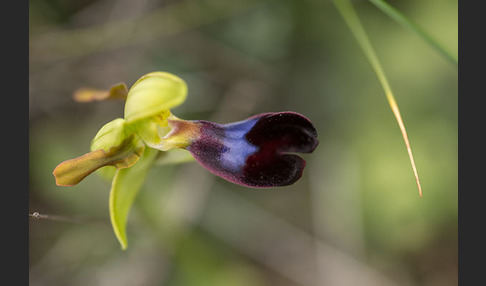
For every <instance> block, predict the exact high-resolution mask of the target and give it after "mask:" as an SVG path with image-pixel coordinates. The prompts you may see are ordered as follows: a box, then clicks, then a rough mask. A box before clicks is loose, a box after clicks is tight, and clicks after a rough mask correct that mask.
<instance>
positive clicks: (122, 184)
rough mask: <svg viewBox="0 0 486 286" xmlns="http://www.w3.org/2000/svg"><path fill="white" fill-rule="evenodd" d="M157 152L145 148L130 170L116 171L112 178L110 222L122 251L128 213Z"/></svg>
mask: <svg viewBox="0 0 486 286" xmlns="http://www.w3.org/2000/svg"><path fill="white" fill-rule="evenodd" d="M158 152H159V151H158V150H155V149H152V148H145V151H144V152H143V154H142V156H141V157H140V160H138V162H137V164H135V165H133V166H132V167H130V168H126V169H118V170H117V171H116V173H115V177H114V178H113V181H112V185H111V191H110V198H109V209H110V220H111V225H112V227H113V231H114V232H115V235H116V237H117V239H118V241H119V242H120V244H121V248H122V249H123V250H125V249H126V248H127V235H126V223H127V218H128V213H129V211H130V208H131V207H132V204H133V202H134V200H135V198H136V196H137V194H138V192H139V191H140V188H141V187H142V185H143V183H144V181H145V177H146V176H147V172H148V170H149V168H150V166H152V163H153V161H154V159H155V157H156V155H157V153H158Z"/></svg>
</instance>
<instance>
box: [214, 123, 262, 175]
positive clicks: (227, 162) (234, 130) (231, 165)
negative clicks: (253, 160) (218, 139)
mask: <svg viewBox="0 0 486 286" xmlns="http://www.w3.org/2000/svg"><path fill="white" fill-rule="evenodd" d="M257 121H258V120H257V119H252V120H244V121H240V122H235V123H231V124H226V125H224V137H223V139H222V141H223V145H224V146H225V147H226V148H225V149H224V150H223V152H222V153H221V156H220V158H219V160H220V163H221V166H222V167H224V168H226V169H228V170H229V171H232V172H241V170H242V168H243V167H244V166H245V164H246V159H247V158H248V156H250V155H251V154H253V153H255V152H256V151H258V147H257V146H255V145H252V144H250V143H249V142H248V141H247V140H246V139H245V135H246V134H247V133H248V131H249V130H251V128H252V127H253V126H254V125H255V123H256V122H257Z"/></svg>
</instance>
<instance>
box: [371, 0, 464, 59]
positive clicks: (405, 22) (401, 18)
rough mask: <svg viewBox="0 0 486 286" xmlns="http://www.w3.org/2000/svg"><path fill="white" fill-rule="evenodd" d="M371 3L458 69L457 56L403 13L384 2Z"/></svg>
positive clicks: (378, 0)
mask: <svg viewBox="0 0 486 286" xmlns="http://www.w3.org/2000/svg"><path fill="white" fill-rule="evenodd" d="M369 1H370V2H371V3H373V4H374V5H375V6H376V7H377V8H378V9H380V10H381V11H383V12H384V13H385V14H387V15H388V16H389V17H390V18H392V19H393V20H395V21H397V22H398V23H399V24H400V25H402V26H404V27H405V28H407V29H409V30H411V31H412V32H414V33H416V34H417V35H418V36H420V37H421V38H422V39H423V40H424V41H425V42H427V43H428V44H429V45H430V46H432V48H434V49H435V50H436V51H437V52H439V53H440V54H441V55H442V56H443V57H444V58H445V59H446V60H448V61H449V62H451V63H452V64H454V65H456V67H457V55H453V54H452V53H451V52H449V51H448V50H447V49H446V48H445V47H444V46H442V45H441V44H439V42H438V41H437V40H435V39H434V38H432V37H431V36H430V35H429V34H427V33H426V32H425V31H424V29H422V28H421V27H420V26H419V25H417V24H416V23H414V22H412V21H411V20H410V19H408V18H407V17H406V16H405V15H404V14H403V13H401V12H400V11H398V10H397V9H395V8H393V7H392V6H390V5H389V4H388V3H386V2H385V1H383V0H369Z"/></svg>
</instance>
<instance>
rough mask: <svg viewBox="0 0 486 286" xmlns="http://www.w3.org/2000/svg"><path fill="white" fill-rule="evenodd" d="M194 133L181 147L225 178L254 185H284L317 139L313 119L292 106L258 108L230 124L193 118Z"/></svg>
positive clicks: (293, 177) (299, 172) (296, 174)
mask: <svg viewBox="0 0 486 286" xmlns="http://www.w3.org/2000/svg"><path fill="white" fill-rule="evenodd" d="M194 124H196V125H197V126H198V128H199V136H198V138H196V139H195V140H193V142H192V143H191V144H190V145H189V146H187V147H186V149H187V150H189V151H190V152H191V153H192V155H193V156H194V158H196V160H197V161H198V162H199V163H200V164H201V165H203V166H204V167H205V168H206V169H208V170H209V171H211V172H212V173H214V174H215V175H218V176H220V177H222V178H224V179H226V180H228V181H230V182H233V183H236V184H240V185H244V186H248V187H255V188H265V187H277V186H286V185H291V184H293V183H295V182H296V181H297V180H298V179H299V178H300V177H301V176H302V173H303V170H304V167H305V165H306V162H305V160H304V159H302V158H301V157H299V156H297V155H294V154H289V153H291V152H292V153H293V152H298V153H311V152H313V151H314V150H315V148H316V147H317V145H318V144H319V141H318V140H317V131H316V129H315V128H314V126H313V124H312V122H311V121H310V120H309V119H307V118H306V117H304V116H303V115H301V114H299V113H295V112H290V111H286V112H277V113H262V114H258V115H255V116H253V117H250V118H248V119H246V120H243V121H239V122H236V123H231V124H217V123H213V122H209V121H202V120H200V121H194Z"/></svg>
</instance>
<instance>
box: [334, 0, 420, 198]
mask: <svg viewBox="0 0 486 286" xmlns="http://www.w3.org/2000/svg"><path fill="white" fill-rule="evenodd" d="M333 1H334V4H335V5H336V7H337V8H338V10H339V12H340V13H341V16H342V17H343V18H344V20H345V21H346V23H347V24H348V26H349V28H350V29H351V32H352V33H353V35H354V37H355V38H356V40H357V41H358V44H359V45H360V47H361V49H362V50H363V52H364V53H365V56H366V58H367V59H368V61H369V62H370V64H371V67H372V68H373V70H374V72H375V74H376V76H377V77H378V80H379V81H380V83H381V86H382V88H383V90H384V92H385V95H386V98H387V100H388V103H389V104H390V107H391V109H392V111H393V114H394V115H395V118H396V120H397V122H398V126H399V127H400V131H401V132H402V137H403V140H404V141H405V145H406V147H407V152H408V156H409V158H410V163H411V165H412V169H413V173H414V176H415V181H416V183H417V187H418V190H419V194H420V197H422V187H421V185H420V180H419V177H418V173H417V168H416V166H415V161H414V159H413V154H412V148H411V147H410V142H409V140H408V135H407V130H406V129H405V125H404V124H403V120H402V116H401V115H400V110H399V109H398V105H397V103H396V101H395V97H394V96H393V92H392V90H391V87H390V84H389V83H388V80H387V78H386V76H385V73H384V72H383V68H382V67H381V64H380V61H379V60H378V57H377V56H376V54H375V51H374V49H373V47H372V45H371V42H370V40H369V38H368V36H367V34H366V32H365V30H364V28H363V25H362V24H361V22H360V20H359V18H358V15H357V14H356V11H355V10H354V8H353V6H352V5H351V2H350V1H349V0H333Z"/></svg>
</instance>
